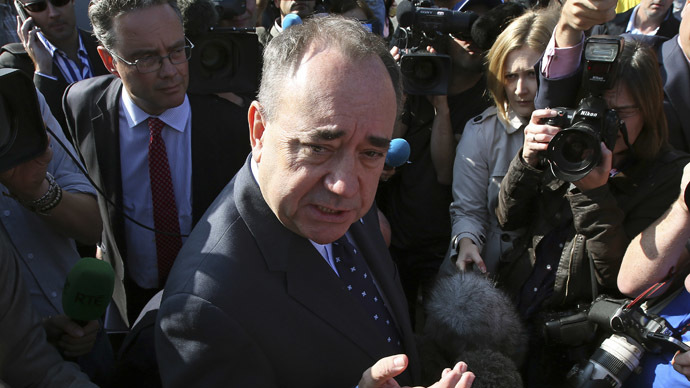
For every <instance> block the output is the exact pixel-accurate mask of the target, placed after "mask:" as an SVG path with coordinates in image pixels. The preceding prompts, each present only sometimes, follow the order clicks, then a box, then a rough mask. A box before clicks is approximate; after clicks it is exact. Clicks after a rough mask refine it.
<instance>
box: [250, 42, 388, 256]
mask: <svg viewBox="0 0 690 388" xmlns="http://www.w3.org/2000/svg"><path fill="white" fill-rule="evenodd" d="M283 90H284V92H283V93H285V94H286V95H285V96H284V97H283V98H282V101H281V108H280V109H279V111H278V112H276V117H275V118H274V119H273V120H272V121H270V122H268V121H267V120H266V119H265V118H264V117H263V116H262V115H261V113H260V111H259V110H258V107H259V105H258V103H257V102H254V103H253V104H252V107H251V108H250V111H249V126H250V132H251V136H250V138H251V141H252V150H253V151H252V157H253V158H254V160H255V161H256V163H258V166H259V171H258V177H259V186H260V187H261V193H262V195H263V197H264V199H265V200H266V202H267V203H268V206H269V207H270V208H271V209H272V210H273V213H275V214H276V216H277V217H278V219H279V220H280V222H281V223H282V224H283V225H285V227H287V228H288V229H290V230H291V231H293V232H295V233H297V234H298V235H300V236H303V237H306V238H308V239H310V240H312V241H315V242H317V243H320V244H326V243H330V242H333V241H335V240H336V239H338V238H340V237H342V236H343V235H344V234H345V232H346V231H347V230H348V228H349V227H350V225H352V224H353V223H354V222H355V221H357V220H358V219H360V218H361V217H363V216H364V214H366V212H367V211H368V210H369V209H370V208H371V206H372V204H373V201H374V195H375V193H376V188H377V185H378V181H379V177H380V175H381V171H382V169H383V164H384V161H385V157H386V153H387V151H388V145H389V141H390V138H391V136H392V134H393V126H394V123H395V117H396V103H395V92H394V89H393V86H392V82H391V81H390V77H389V75H388V73H387V71H386V69H385V67H384V65H383V62H381V60H380V59H379V58H378V57H375V56H372V57H369V58H366V59H363V60H361V61H357V62H355V63H352V60H351V59H348V58H347V57H345V56H344V55H343V54H341V53H340V52H339V51H338V49H337V48H330V49H326V50H315V49H313V48H312V49H310V50H309V51H308V52H307V54H306V55H305V57H304V59H303V60H302V62H301V65H300V67H299V70H298V71H297V73H296V74H295V76H294V77H293V78H291V79H286V80H285V86H283ZM288 92H289V96H288V95H287V94H288Z"/></svg>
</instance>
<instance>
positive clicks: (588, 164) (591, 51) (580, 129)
mask: <svg viewBox="0 0 690 388" xmlns="http://www.w3.org/2000/svg"><path fill="white" fill-rule="evenodd" d="M584 51H585V52H584V55H585V62H586V63H585V72H584V74H583V79H582V88H583V90H584V91H585V93H586V96H585V97H584V98H583V99H582V100H580V103H579V104H578V106H577V107H576V108H575V109H568V108H554V109H556V110H557V111H558V115H557V116H555V117H552V118H548V119H543V120H542V121H541V123H542V124H549V125H553V126H557V127H560V128H563V130H562V131H560V132H558V133H557V134H556V135H555V136H554V137H553V139H551V141H550V142H549V146H548V149H547V150H546V154H545V159H546V160H547V161H548V162H549V164H550V165H551V171H553V174H554V175H555V176H556V177H557V178H559V179H561V180H564V181H566V182H574V181H577V180H580V179H582V178H583V177H584V176H585V175H587V174H589V172H590V171H591V170H592V169H593V168H594V167H596V166H597V165H598V164H599V162H600V160H601V148H600V143H601V142H604V144H605V145H606V147H608V149H610V150H613V148H614V146H615V145H616V138H617V136H618V132H619V131H622V132H623V134H624V138H625V139H627V136H626V135H627V131H626V129H625V123H624V122H623V121H622V120H620V118H619V117H618V114H617V113H616V111H614V110H613V109H609V108H608V106H607V104H606V101H605V100H604V99H603V97H602V94H603V92H604V90H606V89H610V88H611V87H612V86H613V83H614V81H615V80H614V77H615V74H616V66H617V64H618V58H619V55H620V53H621V52H622V51H623V38H621V37H613V36H593V37H590V38H588V39H587V41H586V42H585V50H584Z"/></svg>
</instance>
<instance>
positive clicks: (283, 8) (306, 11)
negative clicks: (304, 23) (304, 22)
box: [274, 0, 316, 20]
mask: <svg viewBox="0 0 690 388" xmlns="http://www.w3.org/2000/svg"><path fill="white" fill-rule="evenodd" d="M274 2H275V5H276V7H278V9H280V20H283V18H284V17H285V16H286V15H289V14H291V13H296V14H298V15H299V17H301V18H302V19H304V18H306V17H307V16H309V15H311V13H312V12H314V7H315V6H316V1H315V0H309V1H302V0H297V1H288V0H274Z"/></svg>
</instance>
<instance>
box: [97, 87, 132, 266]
mask: <svg viewBox="0 0 690 388" xmlns="http://www.w3.org/2000/svg"><path fill="white" fill-rule="evenodd" d="M121 92H122V82H121V81H120V79H119V78H114V79H113V82H111V83H110V85H108V88H107V89H106V90H105V92H104V93H103V94H102V95H101V97H100V98H99V99H98V101H97V102H96V106H97V107H98V110H99V111H100V114H98V115H96V116H95V117H93V118H92V119H91V123H92V128H93V131H92V133H93V137H94V148H93V149H94V150H98V152H96V157H97V159H98V166H99V168H98V171H99V173H100V181H101V187H102V188H103V191H104V192H105V193H106V194H107V195H108V199H110V201H112V202H113V203H115V204H117V206H118V207H119V208H120V209H122V173H121V168H120V116H119V107H120V93H121ZM108 218H109V222H110V225H113V228H114V232H115V239H116V242H117V245H118V249H119V250H120V254H121V255H122V256H121V257H126V251H127V250H126V244H125V241H124V235H125V227H124V217H123V216H122V212H121V211H119V210H116V209H115V208H114V207H113V206H112V205H108Z"/></svg>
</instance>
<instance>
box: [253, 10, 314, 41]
mask: <svg viewBox="0 0 690 388" xmlns="http://www.w3.org/2000/svg"><path fill="white" fill-rule="evenodd" d="M273 4H274V5H275V7H276V8H278V10H279V11H280V17H279V18H277V19H276V20H275V22H274V23H273V26H272V27H271V28H270V30H261V31H257V32H258V33H259V42H260V43H261V44H262V45H263V46H264V47H266V45H267V44H268V42H270V41H271V39H273V38H274V37H276V36H278V35H279V34H280V33H281V32H283V19H285V16H287V15H289V14H291V13H293V14H296V15H298V16H299V17H300V18H302V19H304V18H306V17H308V16H311V14H312V13H313V12H314V7H315V6H316V0H294V1H292V0H273Z"/></svg>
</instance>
